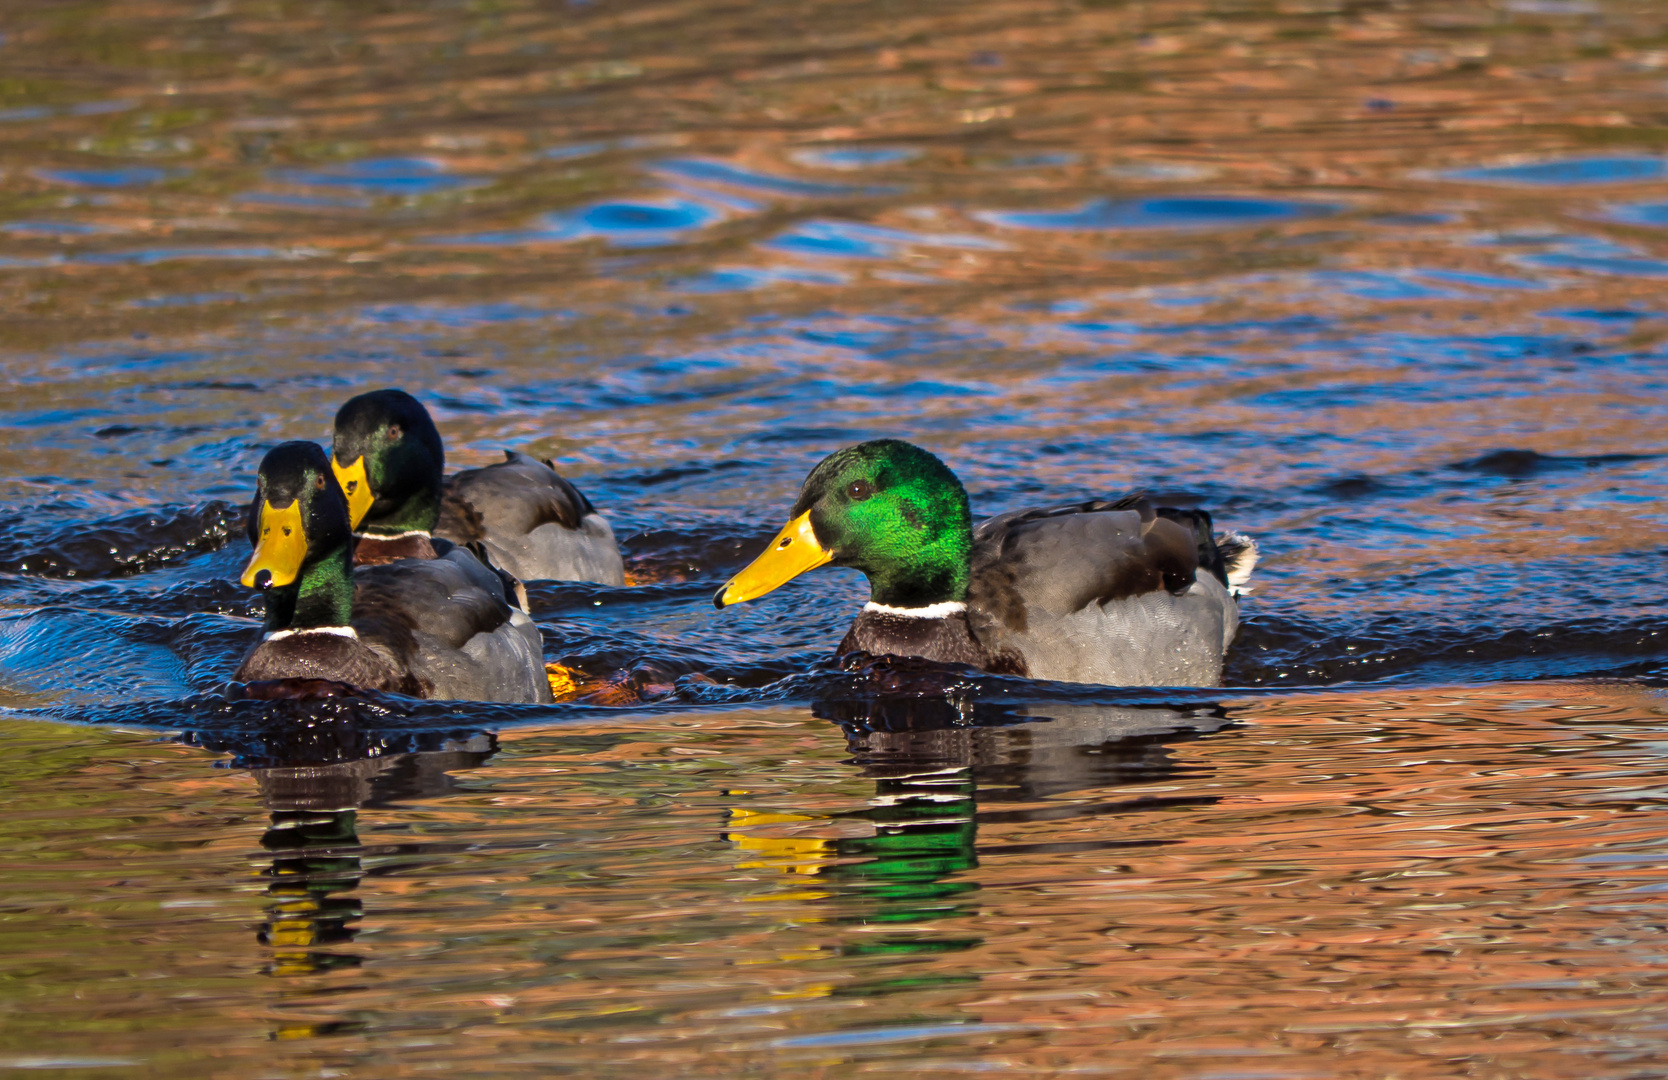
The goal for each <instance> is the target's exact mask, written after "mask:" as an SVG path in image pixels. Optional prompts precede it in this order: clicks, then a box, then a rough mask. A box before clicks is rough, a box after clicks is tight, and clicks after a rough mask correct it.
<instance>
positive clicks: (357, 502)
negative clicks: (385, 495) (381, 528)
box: [330, 454, 376, 529]
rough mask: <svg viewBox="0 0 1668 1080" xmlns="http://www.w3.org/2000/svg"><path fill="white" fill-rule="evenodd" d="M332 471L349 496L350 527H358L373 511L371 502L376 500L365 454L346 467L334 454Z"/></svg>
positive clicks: (344, 492)
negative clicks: (366, 472) (366, 471)
mask: <svg viewBox="0 0 1668 1080" xmlns="http://www.w3.org/2000/svg"><path fill="white" fill-rule="evenodd" d="M330 471H331V472H333V473H335V474H336V482H337V483H338V484H341V485H342V494H343V495H346V496H347V504H348V527H349V528H354V529H357V528H359V523H360V522H361V521H364V520H365V515H366V514H368V513H370V512H371V504H372V503H374V502H376V496H375V495H372V494H371V481H370V479H369V478H368V477H366V475H365V455H363V454H361V455H359V456H358V457H356V458H354V459H353V464H352V465H348V466H345V467H344V466H343V465H342V463H341V462H340V461H338V460H337V459H336V458H335V457H334V456H332V457H331V459H330Z"/></svg>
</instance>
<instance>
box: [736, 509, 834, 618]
mask: <svg viewBox="0 0 1668 1080" xmlns="http://www.w3.org/2000/svg"><path fill="white" fill-rule="evenodd" d="M832 558H834V553H833V552H831V551H827V550H825V549H824V548H823V546H822V545H821V544H819V543H817V534H816V533H815V532H813V531H812V530H811V512H810V511H809V510H807V511H805V512H804V513H803V514H800V515H799V516H798V517H796V518H794V519H793V520H792V521H790V522H788V523H787V524H786V525H784V526H782V531H781V532H779V533H777V534H776V539H774V540H772V541H771V542H770V546H769V547H767V548H765V549H764V554H762V555H760V556H759V557H758V558H756V559H754V560H753V561H752V562H751V563H748V564H747V568H746V569H745V570H743V571H742V572H741V573H739V574H737V575H736V576H735V577H733V578H731V579H730V580H729V581H727V582H725V584H724V587H723V588H722V589H719V590H718V595H717V596H714V597H713V598H712V605H713V607H729V606H730V605H731V604H740V603H742V602H744V601H747V600H755V599H757V598H758V597H761V596H763V595H764V594H765V593H767V592H770V591H771V590H772V589H775V588H777V587H778V586H780V585H782V584H784V583H786V582H789V581H792V580H793V579H794V578H796V577H798V576H799V575H800V574H803V573H804V572H805V571H807V570H814V569H816V568H817V567H819V566H822V565H823V564H825V563H827V562H828V561H829V560H830V559H832Z"/></svg>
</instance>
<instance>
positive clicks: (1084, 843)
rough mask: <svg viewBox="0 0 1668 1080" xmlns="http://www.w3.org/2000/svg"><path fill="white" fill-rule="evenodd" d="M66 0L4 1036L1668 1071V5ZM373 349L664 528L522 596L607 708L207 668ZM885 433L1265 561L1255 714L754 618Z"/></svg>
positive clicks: (228, 657) (23, 521) (13, 281)
mask: <svg viewBox="0 0 1668 1080" xmlns="http://www.w3.org/2000/svg"><path fill="white" fill-rule="evenodd" d="M18 8H19V9H18V10H14V11H8V12H0V356H3V358H4V366H3V373H0V378H3V379H4V384H5V395H4V397H3V398H0V506H3V507H4V510H5V513H4V514H3V515H0V707H4V708H5V709H7V710H8V711H7V714H6V718H5V719H4V720H3V721H0V724H3V726H4V727H5V729H6V730H5V738H6V740H7V743H8V745H10V746H12V747H13V748H14V750H15V752H14V753H12V754H10V755H8V759H7V760H8V762H9V763H8V764H4V765H0V786H3V787H4V788H5V790H6V792H7V796H6V801H7V806H8V814H7V818H6V820H8V821H9V822H11V827H12V829H13V836H12V838H11V843H10V844H9V845H8V853H7V854H5V855H3V856H0V864H4V865H5V867H6V870H5V871H4V885H0V936H3V937H4V939H5V947H4V948H3V949H0V1017H3V1018H4V1019H3V1020H0V1066H6V1067H26V1066H27V1067H35V1066H40V1067H62V1068H76V1069H84V1070H93V1069H96V1068H99V1067H103V1066H108V1067H109V1068H112V1069H115V1068H125V1069H128V1070H129V1071H132V1070H142V1071H150V1072H160V1071H163V1070H167V1069H174V1068H181V1067H183V1068H188V1069H191V1070H194V1071H207V1070H211V1069H212V1070H221V1071H225V1072H227V1073H228V1074H238V1075H252V1074H254V1073H255V1072H256V1071H260V1070H264V1071H263V1072H262V1074H263V1075H264V1074H268V1073H270V1074H272V1075H290V1074H291V1073H294V1074H297V1075H300V1074H302V1073H306V1074H308V1075H315V1074H317V1072H318V1071H319V1070H320V1069H325V1070H332V1069H346V1068H351V1069H355V1070H367V1074H382V1073H389V1074H391V1073H393V1072H396V1071H401V1070H404V1069H410V1068H416V1067H417V1066H418V1065H419V1064H421V1065H425V1066H429V1067H437V1068H455V1069H458V1070H460V1071H462V1072H465V1073H468V1074H471V1075H488V1074H492V1073H494V1072H497V1071H502V1072H518V1071H526V1070H528V1069H530V1068H532V1067H533V1066H534V1064H536V1063H537V1064H543V1065H546V1066H550V1067H565V1068H570V1069H572V1070H575V1071H583V1072H587V1073H590V1074H603V1073H619V1074H621V1075H641V1074H642V1073H643V1072H645V1071H648V1070H649V1069H676V1070H681V1071H683V1072H688V1073H708V1074H712V1075H735V1074H737V1073H739V1072H742V1071H750V1072H757V1073H767V1074H769V1073H787V1072H794V1073H806V1074H810V1075H847V1074H857V1073H861V1072H864V1071H867V1070H869V1069H876V1070H880V1069H896V1068H897V1067H898V1065H899V1063H900V1062H901V1061H904V1060H909V1061H911V1062H913V1067H916V1068H919V1069H923V1070H932V1069H938V1070H942V1071H945V1072H955V1071H965V1070H967V1069H970V1068H973V1067H975V1066H977V1067H979V1068H989V1069H993V1070H1008V1071H1014V1072H1036V1073H1053V1072H1060V1071H1066V1070H1071V1069H1076V1070H1081V1071H1090V1072H1094V1071H1104V1072H1118V1071H1123V1070H1131V1071H1134V1070H1145V1071H1147V1072H1153V1073H1156V1074H1158V1075H1165V1076H1169V1075H1175V1076H1188V1077H1227V1076H1236V1077H1238V1076H1279V1077H1296V1076H1308V1075H1315V1076H1339V1075H1361V1076H1384V1075H1402V1076H1422V1075H1431V1076H1436V1075H1453V1074H1455V1073H1457V1072H1464V1071H1466V1070H1467V1069H1469V1070H1471V1071H1472V1072H1474V1073H1476V1074H1477V1075H1500V1076H1523V1075H1531V1074H1533V1075H1547V1076H1554V1075H1569V1074H1579V1075H1584V1076H1589V1075H1590V1076H1618V1077H1619V1076H1637V1075H1650V1074H1651V1073H1652V1069H1653V1066H1652V1064H1651V1063H1652V1062H1653V1061H1654V1060H1656V1059H1658V1058H1660V1057H1661V1056H1663V1053H1664V1045H1663V1039H1662V1036H1661V1028H1662V1025H1663V1023H1664V1022H1665V1020H1664V1012H1663V1009H1662V1002H1661V999H1660V993H1659V991H1658V989H1657V984H1658V983H1659V982H1660V979H1659V978H1658V976H1657V974H1656V968H1658V967H1660V958H1658V957H1656V956H1655V954H1654V952H1653V951H1652V949H1653V948H1654V947H1655V946H1654V942H1655V940H1656V938H1658V937H1660V934H1661V908H1660V906H1658V905H1657V904H1656V902H1655V901H1654V900H1653V899H1652V898H1653V897H1654V896H1655V895H1656V893H1657V891H1659V888H1660V882H1658V881H1657V880H1656V878H1655V877H1653V875H1655V874H1656V872H1657V868H1658V865H1659V863H1660V859H1658V858H1656V856H1654V855H1653V854H1652V852H1653V851H1655V850H1657V848H1658V847H1660V845H1661V843H1662V837H1661V835H1660V834H1661V829H1660V828H1659V827H1658V826H1657V825H1656V824H1654V823H1653V816H1654V813H1655V811H1654V807H1655V806H1656V804H1657V800H1658V797H1659V796H1658V794H1657V793H1656V786H1657V785H1658V782H1659V781H1658V779H1657V777H1656V773H1658V772H1659V771H1660V766H1659V764H1658V760H1659V758H1660V745H1661V743H1662V739H1661V725H1662V720H1661V715H1660V709H1661V706H1660V699H1659V698H1658V697H1657V696H1656V693H1655V691H1654V690H1653V689H1651V688H1652V687H1655V686H1657V685H1660V684H1661V683H1662V682H1663V681H1664V676H1665V675H1668V666H1665V665H1668V607H1665V606H1664V599H1663V598H1664V597H1665V596H1668V565H1665V563H1664V560H1663V558H1662V555H1663V553H1664V542H1663V539H1662V537H1663V525H1664V522H1663V515H1662V513H1661V511H1660V510H1659V506H1660V505H1661V497H1662V495H1663V494H1664V490H1663V489H1664V483H1665V480H1668V470H1665V468H1664V459H1663V457H1662V455H1663V453H1664V444H1663V441H1662V439H1661V437H1660V435H1659V431H1660V429H1661V428H1662V425H1663V421H1664V418H1665V412H1668V407H1665V401H1668V395H1665V393H1664V391H1665V386H1664V383H1665V379H1664V374H1665V372H1668V364H1665V363H1664V360H1665V358H1668V357H1665V348H1668V322H1665V321H1664V319H1665V317H1668V308H1665V307H1664V304H1663V301H1662V298H1661V288H1662V282H1663V279H1664V278H1665V277H1668V234H1665V233H1664V228H1665V227H1668V157H1665V156H1663V155H1664V148H1665V146H1668V128H1665V127H1664V123H1665V117H1668V113H1665V112H1664V109H1663V101H1664V95H1665V94H1668V89H1665V88H1668V15H1664V14H1663V13H1662V12H1661V11H1660V9H1659V7H1658V6H1657V5H1650V4H1644V3H1629V2H1621V0H1502V2H1499V3H1479V2H1468V0H1458V2H1453V0H1450V2H1447V3H1442V4H1437V3H1431V2H1425V0H1416V2H1405V3H1394V4H1392V3H1356V2H1354V0H1317V2H1315V3H1301V4H1299V3H1279V4H1274V3H1260V2H1255V0H1238V2H1229V0H1213V2H1209V3H1204V2H1199V3H1187V2H1180V3H1165V4H1146V5H1142V4H1135V3H1121V2H1117V0H1085V2H1083V3H1080V4H1065V3H1060V4H1054V3H1039V2H1037V0H1012V2H1002V3H988V4H980V5H967V4H955V5H952V4H944V3H935V2H916V0H908V2H904V3H894V4H870V3H861V2H859V3H844V4H811V5H795V6H781V5H745V4H735V5H719V4H698V3H697V4H671V3H663V2H658V0H645V2H640V3H624V4H599V3H589V2H578V0H575V2H570V3H569V4H567V5H566V6H555V5H548V4H546V5H534V4H531V3H523V2H516V0H505V2H494V3H432V4H421V5H420V4H414V3H399V4H385V5H378V6H375V7H374V8H373V7H368V6H358V5H333V4H299V3H289V2H287V0H286V2H278V3H253V2H243V0H231V2H219V3H214V4H205V3H192V4H183V3H171V2H168V0H162V2H159V3H152V4H148V5H140V4H133V3H100V4H91V5H71V4H67V3H42V4H34V5H26V6H22V5H20V6H18ZM383 385H401V386H404V387H406V388H408V389H410V390H412V391H413V392H415V393H417V394H418V395H419V396H420V397H421V398H422V399H423V400H424V401H425V402H426V403H427V404H428V406H429V408H430V409H431V410H432V411H433V413H434V414H435V416H436V419H437V421H438V422H439V424H440V427H441V429H442V432H443V434H444V435H445V437H446V439H447V444H448V448H449V452H450V455H451V462H452V464H453V465H454V466H464V465H472V464H481V463H485V462H487V461H490V460H493V459H494V458H496V456H497V455H498V452H499V450H500V448H501V447H504V446H513V447H518V448H524V449H529V450H532V451H534V452H536V453H538V454H540V455H542V456H551V457H553V458H555V459H556V461H557V463H558V465H559V466H560V467H561V468H562V469H563V471H564V472H566V473H567V474H568V475H570V476H572V477H573V478H574V479H575V480H576V481H577V482H578V483H579V484H580V485H581V486H582V487H583V489H584V490H585V491H586V492H587V494H589V495H590V496H591V498H592V499H593V501H594V502H595V503H596V504H597V505H598V506H599V507H601V508H602V509H603V510H604V512H605V513H607V514H608V515H609V517H610V518H611V520H612V521H613V522H614V525H615V529H616V532H618V533H619V535H620V536H621V537H622V538H623V540H624V543H625V546H626V548H627V553H628V569H629V570H630V572H631V574H632V575H633V579H634V581H635V582H636V584H635V585H633V586H632V587H628V588H624V589H611V588H605V587H600V586H590V585H577V586H576V585H557V584H548V583H547V584H542V585H539V586H536V587H535V588H534V589H533V590H532V595H533V600H534V602H535V613H536V615H537V616H538V618H539V621H540V623H541V625H542V627H543V628H544V631H545V643H546V655H547V658H548V659H550V660H561V661H563V662H565V663H568V664H570V665H572V666H575V667H577V668H579V669H581V670H582V671H583V672H584V673H585V674H586V675H587V676H588V677H589V678H590V680H591V681H590V683H589V684H588V685H587V693H586V695H585V697H584V698H583V699H582V700H578V701H574V702H569V703H565V704H561V705H558V706H555V707H553V708H546V709H533V708H508V707H490V706H483V707H469V708H453V707H449V706H437V705H424V706H419V707H414V708H410V709H407V708H404V707H401V706H386V707H385V706H381V705H364V706H341V707H339V708H338V709H336V710H335V711H329V712H314V713H308V714H305V715H301V714H294V713H286V712H275V711H272V710H270V709H266V710H263V709H257V708H255V707H253V706H247V707H246V706H243V705H240V706H237V707H233V706H229V705H227V704H226V703H225V702H223V701H222V700H220V699H219V697H218V696H217V695H216V691H217V689H218V688H219V687H220V686H221V685H222V684H223V683H224V681H225V679H226V677H227V674H228V673H229V671H230V670H231V669H232V668H233V667H234V666H235V661H236V658H237V657H238V656H239V655H240V654H241V652H242V651H243V649H244V648H246V646H247V643H248V642H249V640H250V639H251V637H252V635H253V634H254V632H255V629H256V626H257V621H258V618H259V616H260V603H259V600H258V598H256V597H253V596H252V595H251V594H250V593H249V592H248V591H247V590H244V589H242V588H241V587H239V586H238V585H237V583H236V581H235V577H236V571H237V569H238V568H239V566H240V564H241V562H242V559H243V555H244V547H243V543H242V539H241V536H240V531H239V530H240V523H239V520H238V519H239V515H240V512H241V511H240V508H241V506H242V504H243V503H244V502H245V501H246V499H247V497H248V492H249V490H250V488H251V486H252V480H253V474H252V470H253V467H254V465H255V464H256V462H258V460H259V457H260V455H261V453H262V451H263V450H264V449H265V448H267V447H269V446H271V445H273V444H275V443H276V442H278V441H281V440H283V439H286V438H296V437H311V438H318V439H321V440H322V439H325V438H327V437H328V429H329V424H330V419H331V417H332V415H333V414H334V411H335V408H336V406H337V405H338V404H339V403H340V402H341V401H342V400H343V399H345V398H346V397H348V396H350V395H351V394H353V393H355V392H357V391H359V390H362V389H367V388H372V387H377V386H383ZM881 435H901V436H906V437H909V438H911V439H913V440H915V441H918V442H921V443H924V444H926V445H928V446H930V447H931V448H932V449H934V450H935V451H937V452H938V453H940V454H941V455H942V456H944V457H945V458H946V460H948V461H949V462H950V463H951V464H952V466H953V467H954V468H955V469H956V470H957V471H958V473H959V474H960V475H961V476H962V477H963V479H964V480H965V481H966V482H967V486H968V488H969V491H970V493H971V495H972V498H973V501H974V505H975V510H976V511H977V512H981V513H995V512H999V511H1002V510H1007V509H1011V508H1014V507H1018V506H1023V505H1028V504H1033V503H1038V502H1043V501H1047V500H1053V499H1062V498H1069V497H1077V496H1081V495H1082V494H1085V493H1093V494H1110V493H1116V492H1121V491H1123V490H1126V489H1128V488H1131V487H1136V486H1141V487H1146V488H1149V489H1151V490H1154V491H1155V492H1158V493H1160V494H1161V495H1162V496H1163V497H1164V498H1165V499H1166V500H1167V501H1171V502H1183V503H1196V504H1198V505H1203V506H1207V507H1209V508H1210V509H1211V510H1212V511H1213V513H1214V514H1215V516H1216V519H1217V522H1218V524H1219V525H1221V526H1225V527H1231V528H1234V529H1238V530H1242V531H1245V532H1249V533H1252V534H1253V535H1255V536H1256V537H1257V538H1258V539H1259V541H1260V543H1261V544H1262V547H1263V551H1264V553H1265V560H1264V563H1263V565H1262V566H1260V567H1259V569H1258V572H1257V578H1256V582H1255V584H1256V587H1257V589H1256V592H1255V594H1254V595H1253V596H1251V597H1250V598H1249V599H1248V600H1247V601H1246V602H1245V604H1244V606H1243V609H1242V610H1243V614H1244V625H1243V627H1242V630H1241V635H1240V638H1239V642H1238V644H1237V646H1236V650H1235V652H1234V654H1233V656H1232V658H1231V660H1230V666H1229V671H1228V682H1229V683H1230V684H1231V685H1232V686H1233V687H1235V688H1236V689H1232V690H1229V691H1226V692H1224V694H1223V695H1215V696H1205V695H1201V694H1198V693H1194V692H1186V693H1181V694H1171V695H1161V696H1158V697H1154V696H1152V695H1150V694H1149V695H1146V696H1140V695H1137V696H1131V695H1130V694H1128V693H1120V692H1115V691H1100V690H1095V691H1086V690H1081V689H1076V690H1074V689H1070V688H1059V687H1041V686H1034V685H1028V684H1025V683H1016V682H1014V681H1011V680H1004V679H983V680H979V679H956V680H950V681H948V682H946V681H944V680H939V681H936V682H933V681H930V680H929V683H928V684H926V685H925V686H923V684H921V682H920V681H919V680H918V679H917V678H916V677H915V675H914V674H913V673H912V672H911V671H909V670H907V665H906V666H905V669H904V670H901V671H900V670H896V669H894V668H890V667H886V666H884V665H883V666H882V668H880V669H878V670H877V669H864V670H858V671H850V672H847V671H840V670H838V669H835V668H833V667H832V666H831V665H830V664H829V663H828V656H829V653H830V652H831V650H832V647H833V645H834V644H835V642H837V640H838V639H839V636H840V634H841V633H842V632H843V629H844V626H845V625H846V623H847V622H848V620H849V618H850V615H851V612H852V611H853V609H854V608H855V606H856V605H857V603H858V602H859V601H860V599H861V598H862V596H863V588H862V582H861V579H860V578H859V577H858V576H857V575H855V574H852V573H850V572H825V573H822V574H820V575H812V576H810V577H809V578H807V579H805V580H803V581H800V582H797V583H795V584H794V585H791V586H789V587H787V588H785V589H783V590H782V591H781V592H779V593H777V594H774V595H772V596H771V597H770V598H769V599H767V600H765V601H762V602H759V603H756V604H752V605H747V606H744V607H741V608H737V609H731V610H726V611H724V612H715V611H713V610H712V608H711V606H710V603H709V598H710V596H711V593H712V590H713V589H714V588H715V587H716V585H717V584H718V583H719V582H721V581H722V580H723V579H724V578H725V577H726V576H727V575H728V574H729V573H730V572H732V571H733V570H734V569H735V568H736V567H738V566H739V565H741V564H742V563H743V562H744V561H745V559H746V557H747V556H749V555H750V554H752V552H753V550H754V549H755V548H756V547H757V546H758V545H759V544H761V543H762V542H763V541H764V539H765V538H766V537H767V536H768V535H769V534H770V533H771V532H772V531H773V530H774V528H775V527H776V526H777V525H779V524H780V522H781V519H782V516H783V512H784V510H785V509H786V507H787V506H788V505H789V503H790V502H791V500H792V497H793V494H794V492H795V491H796V489H797V486H798V484H799V482H800V480H801V479H802V478H803V477H804V475H805V473H806V472H807V471H808V470H809V468H810V467H811V465H813V464H814V463H815V462H816V461H817V460H819V459H820V458H821V457H822V456H823V455H824V454H825V453H827V452H828V451H829V450H831V449H833V448H835V447H837V446H839V445H841V444H844V443H849V442H853V441H856V440H859V439H862V438H868V437H874V436H881ZM1595 678H1597V679H1605V680H1623V681H1618V682H1605V683H1593V682H1591V681H1590V680H1593V679H1595ZM1548 680H1552V681H1548ZM1557 680H1563V681H1557ZM1580 680H1589V681H1587V682H1582V681H1580ZM1525 683H1532V685H1524V684H1525ZM1445 687H1458V689H1444V688H1445ZM1329 688H1330V689H1329ZM1044 718H1046V722H1045V720H1044ZM66 725H70V726H66ZM215 765H225V766H230V768H227V769H217V768H215V767H214V766H215ZM274 1039H276V1040H278V1041H277V1042H273V1041H271V1040H274ZM77 1062H79V1064H76V1063H77ZM101 1062H102V1063H103V1066H101V1065H100V1063H101ZM217 1062H218V1064H216V1063H217ZM1489 1070H1493V1071H1492V1072H1490V1071H1489Z"/></svg>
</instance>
